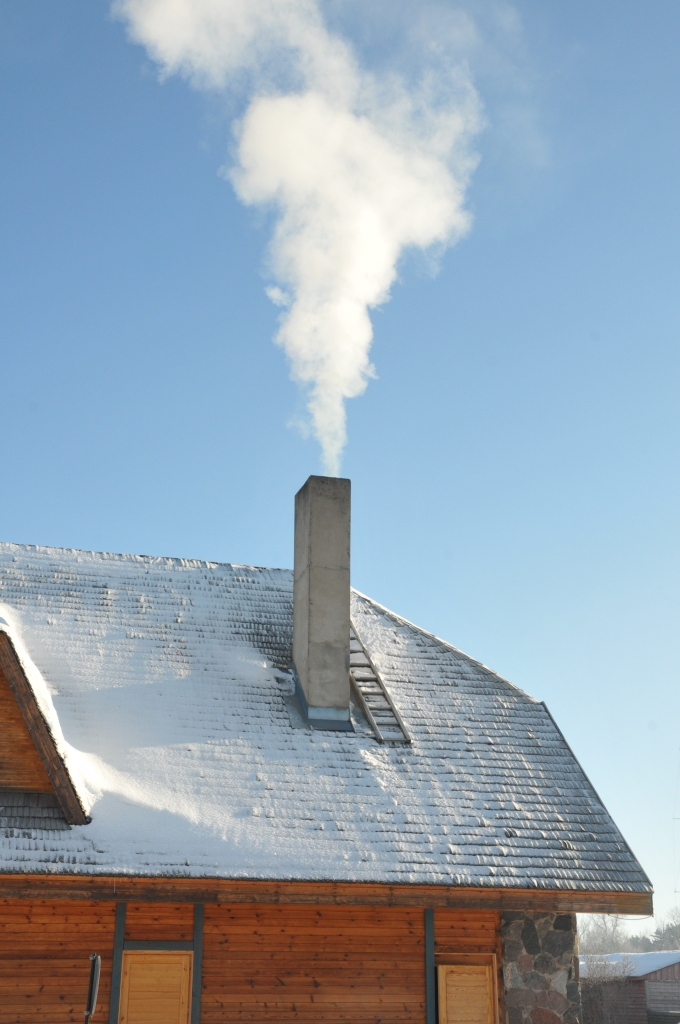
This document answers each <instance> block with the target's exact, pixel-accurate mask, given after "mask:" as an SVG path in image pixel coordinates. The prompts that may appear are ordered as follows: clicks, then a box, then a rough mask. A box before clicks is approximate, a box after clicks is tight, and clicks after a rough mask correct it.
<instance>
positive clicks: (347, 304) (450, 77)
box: [114, 0, 479, 475]
mask: <svg viewBox="0 0 680 1024" xmlns="http://www.w3.org/2000/svg"><path fill="white" fill-rule="evenodd" d="M114 10H115V11H116V13H117V14H118V15H119V16H122V17H123V18H125V19H126V20H127V23H128V27H129V32H130V35H131V37H132V39H133V40H134V41H136V42H139V43H141V44H143V45H144V46H145V47H146V49H147V51H148V52H149V54H150V56H151V57H152V58H153V59H154V60H155V61H157V62H158V63H159V64H160V65H161V67H162V69H163V71H164V73H165V74H172V73H175V72H178V73H180V74H183V75H184V76H186V77H187V78H188V79H189V80H190V81H191V82H192V83H193V84H194V85H195V86H196V87H197V88H203V89H210V90H227V89H229V90H231V91H234V90H236V89H245V90H246V91H247V97H248V100H247V105H246V109H245V113H244V114H243V117H242V118H241V120H240V122H239V123H238V124H237V125H236V139H237V151H236V164H235V166H234V167H233V168H232V169H231V170H230V171H229V176H230V178H231V181H232V183H233V185H234V188H235V190H236V193H237V195H238V196H239V198H240V199H241V200H242V201H243V202H244V203H246V204H249V205H258V206H261V205H265V206H271V207H273V208H274V209H275V210H276V211H277V213H278V219H277V222H276V227H275V230H274V236H273V238H272V241H271V246H270V263H271V268H272V273H273V275H274V277H275V279H276V280H277V282H278V284H276V285H274V286H272V287H271V288H269V289H268V294H269V296H270V298H272V300H273V301H274V302H277V303H278V304H279V305H281V306H282V307H284V312H283V313H282V316H281V321H280V329H279V332H278V335H277V340H278V341H279V343H280V344H281V345H282V346H283V348H284V349H285V351H286V353H287V355H288V357H289V358H290V361H291V365H292V374H293V377H294V378H295V379H297V380H298V381H300V382H302V383H303V384H304V385H306V386H307V388H308V393H309V400H308V405H309V411H310V415H311V420H312V428H313V432H314V434H315V436H316V437H317V438H318V440H319V441H320V443H321V447H322V450H323V460H324V467H325V471H326V472H327V473H329V474H332V475H336V474H337V473H338V472H339V470H340V457H341V454H342V450H343V448H344V446H345V442H346V417H345V399H346V398H352V397H354V396H356V395H360V394H361V393H362V392H363V391H364V389H365V387H366V384H367V381H368V378H369V377H370V376H371V375H372V367H371V364H370V362H369V350H370V347H371V341H372V337H373V329H372V325H371V320H370V316H369V310H370V309H371V308H374V307H375V306H378V305H379V304H380V303H382V302H385V301H386V299H387V298H388V296H389V291H390V288H391V286H392V284H393V282H394V280H395V277H396V273H397V264H398V260H399V257H400V255H401V254H402V252H403V251H404V250H405V249H407V248H409V247H417V248H420V249H428V248H429V247H431V246H438V247H442V246H444V245H447V244H451V243H452V242H455V241H456V240H457V239H458V238H460V237H461V235H463V234H464V233H465V232H466V231H467V230H468V228H469V224H470V218H469V215H468V214H467V212H466V211H465V209H464V195H465V188H466V185H467V182H468V178H469V175H470V173H471V171H472V170H473V168H474V165H475V160H474V157H473V156H472V154H471V152H470V148H469V147H470V140H471V138H472V136H473V135H474V133H475V131H476V130H477V129H478V127H479V115H478V103H477V98H476V93H475V91H474V89H473V87H472V85H471V83H470V81H469V79H468V76H467V75H466V73H465V71H464V69H463V68H457V69H453V70H449V72H448V73H447V74H446V75H443V74H442V72H441V71H440V72H438V73H437V74H433V73H431V72H430V73H429V74H427V73H424V74H423V76H422V80H421V84H420V85H419V86H418V87H417V88H413V87H412V88H410V89H409V88H407V86H406V85H405V84H404V83H403V81H402V80H400V79H399V77H398V76H396V75H394V74H382V75H376V74H372V73H371V72H369V71H367V70H365V69H362V68H361V67H360V66H359V63H358V61H357V59H356V57H355V55H354V53H353V51H352V49H351V48H350V46H349V44H348V43H347V42H345V41H344V40H343V39H341V38H340V37H339V36H338V35H336V34H333V33H332V32H330V31H329V30H328V29H327V27H326V26H325V24H324V21H323V18H322V15H321V12H320V9H319V6H318V2H317V0H117V2H116V3H115V4H114Z"/></svg>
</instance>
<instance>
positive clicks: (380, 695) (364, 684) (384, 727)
mask: <svg viewBox="0 0 680 1024" xmlns="http://www.w3.org/2000/svg"><path fill="white" fill-rule="evenodd" d="M349 675H350V679H351V680H352V684H353V686H354V690H355V692H356V695H357V697H358V698H359V703H360V704H361V707H362V710H363V712H364V714H365V715H366V718H367V719H368V723H369V725H370V727H371V729H372V730H373V732H374V734H375V738H376V739H377V741H378V743H411V737H410V736H409V733H408V729H407V728H406V726H405V725H404V723H403V721H402V718H401V715H400V714H399V712H398V711H397V709H396V708H395V706H394V704H393V703H392V698H391V697H390V695H389V693H388V692H387V690H386V689H385V685H384V683H383V681H382V679H381V678H380V676H379V675H378V672H377V671H376V668H375V666H374V664H373V662H372V661H371V659H370V657H369V655H368V653H367V651H366V648H365V647H364V645H363V644H362V642H361V640H360V639H359V637H358V635H357V631H356V629H355V628H354V625H353V624H350V630H349Z"/></svg>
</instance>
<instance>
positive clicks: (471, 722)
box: [0, 544, 651, 892]
mask: <svg viewBox="0 0 680 1024" xmlns="http://www.w3.org/2000/svg"><path fill="white" fill-rule="evenodd" d="M0 616H2V617H3V618H4V619H5V621H6V625H5V626H3V625H2V623H1V622H0V628H4V629H5V630H6V631H7V632H9V633H10V635H11V636H12V638H13V641H14V643H15V646H16V647H17V650H18V652H19V654H20V656H21V657H22V658H23V662H24V666H25V669H26V672H27V675H28V677H29V680H30V681H31V684H32V686H33V688H34V690H35V692H36V695H37V697H38V700H39V702H41V706H42V708H43V712H44V714H45V716H46V718H47V720H48V722H49V724H50V726H51V728H52V731H53V734H54V735H55V740H56V743H57V746H58V748H59V749H60V751H61V753H62V755H63V757H64V760H65V762H66V764H67V766H68V769H69V772H70V774H71V777H72V778H73V780H74V783H75V785H76V788H77V790H78V793H79V795H80V797H81V800H82V801H83V803H84V806H86V808H87V809H88V811H89V813H90V814H91V816H92V822H91V824H89V825H85V826H76V827H72V828H70V829H63V828H62V829H61V830H53V829H38V828H33V829H32V830H31V829H29V830H27V829H23V830H21V831H19V830H17V829H14V828H9V827H8V828H6V829H5V831H4V838H0V851H1V852H0V866H1V869H2V870H4V871H9V872H17V871H40V872H43V871H54V872H75V873H105V874H111V873H116V872H122V873H134V874H141V875H145V874H146V875H163V874H173V875H186V876H208V877H210V876H213V877H224V878H260V879H280V880H286V879H291V880H292V879H317V880H325V879H327V880H333V881H378V882H392V883H406V882H412V883H416V882H418V883H440V884H442V883H443V884H460V885H473V886H476V885H484V886H518V887H527V886H529V887H533V886H538V887H541V888H547V889H585V890H610V891H611V890H614V891H629V892H647V891H650V890H651V886H650V883H649V881H648V879H647V877H646V876H645V874H644V872H643V871H642V869H641V868H640V866H639V864H638V863H637V861H636V860H635V858H634V857H633V855H632V853H631V852H630V850H629V849H628V847H627V845H626V843H625V841H624V840H623V838H622V837H621V835H620V833H619V831H618V829H617V828H616V826H615V824H614V822H613V821H612V819H611V818H610V816H609V814H608V813H607V811H606V810H605V808H604V807H603V806H602V804H601V802H600V801H599V799H598V797H597V794H596V793H595V792H594V790H593V788H592V786H591V785H590V783H589V782H588V780H587V778H586V777H585V776H584V774H583V772H582V770H581V768H580V767H579V765H578V763H577V762H576V761H575V759H574V757H573V755H572V753H571V751H570V750H569V748H568V747H567V745H566V743H565V741H564V739H563V737H562V736H561V734H560V732H559V731H558V729H557V728H556V726H555V725H554V723H553V721H552V719H551V717H550V715H549V714H548V712H547V710H546V708H545V706H544V705H543V704H541V703H539V702H537V701H536V700H534V699H533V698H532V697H529V696H527V695H526V694H525V693H523V692H522V691H521V690H519V689H518V688H517V687H515V686H513V685H512V684H511V683H509V682H507V681H506V680H504V679H502V678H501V677H499V676H498V675H496V674H495V673H493V672H491V671H490V670H489V669H488V668H485V667H484V666H483V665H481V664H479V663H478V662H476V661H474V660H473V659H471V658H469V657H467V656H466V655H464V654H462V653H461V652H460V651H458V650H456V649H455V648H453V647H451V646H450V645H449V644H446V643H444V642H443V641H441V640H439V639H437V638H436V637H434V636H432V635H430V634H428V633H426V632H424V631H423V630H420V629H418V628H417V627H415V626H413V625H411V624H410V623H407V622H406V621H404V620H403V619H401V618H399V617H398V616H396V615H394V614H393V613H391V612H389V611H387V610H386V609H384V608H383V607H381V606H380V605H378V604H376V603H375V602H373V601H371V600H369V599H368V598H366V597H364V596H362V595H360V594H358V593H353V595H352V618H353V621H354V623H355V625H356V628H357V631H358V633H359V635H360V636H361V638H362V640H363V642H364V644H365V645H366V648H367V650H368V651H369V652H370V656H371V659H372V661H373V662H374V664H375V666H376V668H377V670H378V671H379V672H380V675H381V677H382V679H383V680H384V683H385V685H386V686H387V687H388V689H389V692H390V694H391V696H392V699H393V700H394V702H395V704H396V706H397V708H398V710H399V712H400V713H401V715H402V717H403V719H404V722H405V724H406V726H407V728H408V731H409V733H410V735H411V737H412V739H413V743H412V744H411V745H410V746H407V747H405V746H403V745H402V746H398V747H395V746H389V745H380V744H378V743H377V742H376V740H375V737H374V736H373V734H372V732H371V730H370V729H369V727H368V725H367V723H366V721H365V719H363V717H362V715H361V713H360V711H359V710H358V707H356V706H355V707H353V709H352V716H353V720H354V724H355V730H356V731H355V732H354V733H320V732H313V731H310V730H308V729H307V728H305V727H303V726H302V723H301V721H300V720H299V719H298V718H297V716H296V714H295V711H294V708H293V707H292V698H291V696H290V693H291V691H292V680H291V676H290V674H289V673H288V672H287V669H288V667H289V665H290V661H291V631H292V573H291V572H290V571H288V570H282V569H256V568H252V567H249V566H236V565H225V564H216V563H208V562H198V561H187V560H182V559H170V558H152V557H146V556H133V555H111V554H98V553H92V552H83V551H71V550H62V549H55V548H39V547H28V546H21V545H14V544H2V545H0ZM22 652H23V653H22ZM51 706H52V707H53V710H52V709H51ZM1 826H2V822H1V821H0V837H2V835H3V832H2V827H1Z"/></svg>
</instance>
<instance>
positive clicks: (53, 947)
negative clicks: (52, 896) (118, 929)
mask: <svg viewBox="0 0 680 1024" xmlns="http://www.w3.org/2000/svg"><path fill="white" fill-rule="evenodd" d="M115 918H116V906H115V904H114V903H108V902H106V903H104V902H102V903H95V902H92V903H80V902H79V903H65V902H64V901H63V900H58V901H55V902H49V901H47V900H38V901H36V902H30V901H28V900H2V901H0V1024H66V1022H67V1021H68V1022H71V1021H78V1022H79V1024H82V1021H83V1011H84V1009H85V1003H86V1000H87V987H88V982H89V979H90V961H89V959H88V957H89V956H90V953H94V952H96V953H99V954H100V955H101V958H102V974H101V983H100V990H99V992H100V997H99V1004H98V1009H97V1014H99V1013H100V1010H101V1011H103V1012H102V1013H101V1017H99V1016H98V1017H97V1018H95V1019H97V1020H100V1021H102V1022H104V1021H106V1019H107V1014H108V1005H109V989H110V986H111V962H112V956H113V931H114V925H115Z"/></svg>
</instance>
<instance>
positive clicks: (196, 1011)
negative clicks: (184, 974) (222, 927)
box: [191, 903, 203, 1024]
mask: <svg viewBox="0 0 680 1024" xmlns="http://www.w3.org/2000/svg"><path fill="white" fill-rule="evenodd" d="M202 967H203V904H202V903H194V973H193V977H192V981H191V1024H200V1022H201V975H202Z"/></svg>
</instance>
